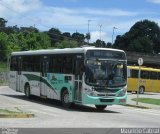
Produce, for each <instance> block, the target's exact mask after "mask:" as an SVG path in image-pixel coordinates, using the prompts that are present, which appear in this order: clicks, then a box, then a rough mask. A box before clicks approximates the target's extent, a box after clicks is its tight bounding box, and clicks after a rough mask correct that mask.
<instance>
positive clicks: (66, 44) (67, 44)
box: [56, 40, 78, 48]
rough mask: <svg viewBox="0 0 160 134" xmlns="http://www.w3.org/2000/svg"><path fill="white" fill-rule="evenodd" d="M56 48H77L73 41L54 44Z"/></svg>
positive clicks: (75, 42)
mask: <svg viewBox="0 0 160 134" xmlns="http://www.w3.org/2000/svg"><path fill="white" fill-rule="evenodd" d="M56 46H57V48H75V47H78V43H77V41H74V40H69V41H67V40H64V41H62V42H61V43H59V42H58V43H56Z"/></svg>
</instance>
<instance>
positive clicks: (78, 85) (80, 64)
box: [74, 59, 84, 101]
mask: <svg viewBox="0 0 160 134" xmlns="http://www.w3.org/2000/svg"><path fill="white" fill-rule="evenodd" d="M75 65H76V66H75V67H76V68H75V92H74V99H75V101H82V80H83V72H84V60H83V59H77V60H76V62H75Z"/></svg>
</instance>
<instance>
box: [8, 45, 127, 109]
mask: <svg viewBox="0 0 160 134" xmlns="http://www.w3.org/2000/svg"><path fill="white" fill-rule="evenodd" d="M9 87H10V88H12V89H14V90H15V91H18V92H23V93H25V95H26V97H28V98H30V96H32V95H35V96H40V97H43V98H49V99H56V100H60V101H61V102H62V105H63V106H64V107H67V108H69V107H70V106H71V104H80V105H86V104H92V105H95V107H96V108H97V109H98V110H104V109H105V108H106V107H107V105H114V104H126V97H127V60H126V54H125V52H124V51H122V50H118V49H107V48H95V47H82V48H65V49H51V50H35V51H21V52H13V53H11V58H10V73H9Z"/></svg>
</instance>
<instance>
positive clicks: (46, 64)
mask: <svg viewBox="0 0 160 134" xmlns="http://www.w3.org/2000/svg"><path fill="white" fill-rule="evenodd" d="M48 68H49V62H48V57H47V56H43V57H42V60H41V79H40V81H41V84H40V85H41V86H40V95H41V96H44V97H46V96H47V85H46V84H47V72H48Z"/></svg>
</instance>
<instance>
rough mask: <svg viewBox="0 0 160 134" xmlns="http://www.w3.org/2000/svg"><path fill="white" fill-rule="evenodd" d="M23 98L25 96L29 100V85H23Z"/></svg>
mask: <svg viewBox="0 0 160 134" xmlns="http://www.w3.org/2000/svg"><path fill="white" fill-rule="evenodd" d="M25 96H26V97H27V98H31V94H30V86H29V84H26V85H25Z"/></svg>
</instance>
